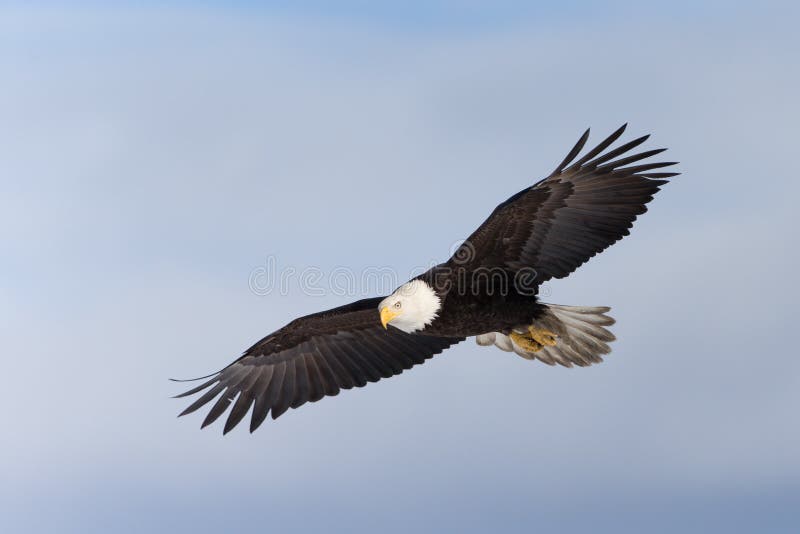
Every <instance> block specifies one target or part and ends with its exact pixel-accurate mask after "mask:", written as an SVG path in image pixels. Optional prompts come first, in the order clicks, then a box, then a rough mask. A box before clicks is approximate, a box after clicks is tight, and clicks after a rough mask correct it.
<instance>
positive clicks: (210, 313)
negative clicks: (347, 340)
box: [0, 1, 800, 532]
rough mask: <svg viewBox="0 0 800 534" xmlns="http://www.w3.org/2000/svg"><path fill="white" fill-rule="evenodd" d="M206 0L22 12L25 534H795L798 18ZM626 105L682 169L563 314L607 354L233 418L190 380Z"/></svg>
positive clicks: (15, 467)
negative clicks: (589, 314) (279, 284)
mask: <svg viewBox="0 0 800 534" xmlns="http://www.w3.org/2000/svg"><path fill="white" fill-rule="evenodd" d="M487 5H488V4H482V3H478V2H463V3H462V2H433V3H423V2H411V3H404V4H402V5H391V6H389V5H380V7H376V6H377V4H365V3H362V2H355V1H353V2H343V3H339V4H338V5H337V6H336V8H335V9H334V8H333V7H330V6H328V4H326V3H322V2H311V3H303V4H302V5H301V4H291V5H289V4H280V5H278V4H276V5H270V6H268V7H264V6H256V5H254V4H250V3H246V2H241V3H234V4H231V5H229V6H228V7H221V6H220V5H217V4H215V3H212V2H201V3H199V4H193V3H189V2H173V3H170V4H168V5H167V6H166V7H165V6H163V5H157V4H156V3H150V4H140V5H134V4H133V3H130V4H118V6H117V7H115V8H110V7H103V6H102V4H99V3H82V4H76V5H75V6H73V7H72V8H70V9H67V8H65V7H60V5H59V4H55V3H54V4H40V5H37V6H35V7H31V5H29V4H22V3H20V4H14V3H12V4H3V6H2V7H1V8H0V121H1V122H0V247H1V248H0V253H1V254H2V257H1V258H2V262H0V353H1V354H2V355H3V360H2V361H3V370H4V386H3V388H2V393H0V401H2V405H3V406H4V408H5V410H4V417H3V428H4V430H3V431H2V434H1V436H2V441H1V442H0V472H2V484H0V528H2V530H3V531H4V532H21V531H26V532H53V531H74V532H93V531H94V532H107V531H116V532H142V531H146V530H147V531H164V532H168V531H169V532H171V531H184V530H185V531H192V532H218V531H228V530H233V529H237V530H240V529H248V530H253V529H258V530H265V531H270V532H271V531H275V532H296V531H314V530H317V531H318V530H321V529H323V528H325V529H329V530H339V529H342V530H344V529H348V530H351V531H365V532H366V531H374V530H376V529H381V530H386V531H389V532H406V531H409V530H415V531H416V530H421V531H430V530H445V529H453V530H459V531H475V532H479V531H486V530H489V529H499V530H504V531H520V532H522V531H525V532H528V531H532V530H534V529H538V530H542V531H545V532H548V531H549V532H552V531H561V532H580V531H583V532H585V531H592V532H600V531H605V532H641V531H642V530H647V531H650V532H653V531H663V532H675V531H682V532H709V531H725V532H752V531H759V532H796V531H797V530H798V528H800V452H798V451H800V429H799V428H798V407H799V406H800V359H799V358H798V354H797V347H796V343H795V338H796V330H797V324H796V321H797V312H796V309H797V302H798V297H800V295H798V290H797V283H796V280H795V279H794V276H795V274H796V272H797V269H798V267H800V265H798V264H799V263H800V261H798V260H799V259H800V258H798V253H797V248H796V245H797V222H798V220H797V219H798V215H797V211H796V199H797V196H798V193H800V186H799V185H798V183H800V180H799V179H798V176H797V171H796V161H797V151H796V144H797V141H798V139H797V133H796V127H797V124H798V120H799V119H800V112H799V111H798V105H797V94H798V81H800V75H799V74H798V66H797V52H798V45H800V39H798V37H797V36H796V28H795V21H796V20H797V16H798V15H800V13H798V9H797V7H795V5H793V4H791V3H789V2H786V3H777V2H767V3H760V4H759V5H758V7H756V6H755V4H753V5H752V6H749V5H748V4H747V3H736V2H734V3H730V2H711V3H702V4H700V5H698V4H696V3H688V2H678V3H674V2H673V3H669V4H666V3H664V4H663V5H656V4H650V5H648V6H640V5H638V4H637V3H628V2H612V3H608V4H605V5H604V6H602V7H599V6H596V5H594V4H590V3H584V2H567V3H561V4H559V6H558V7H552V6H551V7H543V6H539V5H534V4H529V3H516V2H499V3H493V4H491V6H492V7H486V6H487ZM625 121H629V122H630V128H629V132H630V133H629V136H630V137H628V138H632V136H634V135H638V134H642V133H648V132H652V133H653V134H654V135H653V137H652V139H651V141H650V142H649V143H648V145H647V147H652V148H654V147H660V146H668V147H669V148H670V151H669V152H668V153H667V157H668V158H670V159H677V160H680V161H681V165H680V170H682V171H683V172H684V173H685V174H684V175H683V176H681V177H679V178H678V179H675V180H674V181H673V183H671V184H670V185H669V186H667V187H666V188H665V189H664V191H663V192H662V193H660V194H659V196H658V198H657V199H656V200H655V202H654V203H653V204H652V208H651V211H650V212H649V213H648V214H647V215H646V216H645V217H644V218H643V219H642V220H641V221H639V222H638V223H637V226H636V228H635V231H634V232H633V234H632V236H631V237H630V238H627V239H626V240H624V241H623V242H621V243H619V244H618V245H616V246H614V247H613V248H612V249H610V250H609V251H607V252H606V253H604V254H603V255H602V256H600V257H598V258H596V259H594V260H593V261H592V262H590V263H589V264H588V265H587V266H585V267H583V268H582V269H581V270H579V271H578V272H577V273H576V274H575V275H574V276H571V277H570V278H569V279H567V280H562V281H556V282H554V283H552V284H550V286H549V290H550V291H551V296H550V297H549V299H550V300H551V301H553V302H558V303H564V304H590V305H610V306H612V307H613V315H614V316H615V317H616V318H617V320H618V324H617V325H616V326H615V333H616V334H617V336H618V338H619V341H618V342H616V343H615V345H614V352H613V353H612V355H611V356H610V357H609V358H608V359H607V361H606V363H604V364H603V365H600V366H596V367H592V368H588V369H561V368H557V369H556V368H549V367H547V366H544V365H540V364H537V363H531V362H528V361H525V360H522V359H521V358H517V357H515V356H513V355H509V354H505V353H502V352H500V351H497V350H490V349H486V348H479V347H477V346H475V345H474V343H473V342H472V341H471V340H470V341H468V342H467V343H464V344H462V345H460V346H458V347H456V348H454V349H451V350H450V351H448V352H447V353H445V354H443V355H442V356H439V357H437V358H435V359H434V360H433V361H431V362H429V363H427V364H426V365H424V366H422V367H419V368H415V369H413V370H411V371H409V372H407V373H405V374H404V375H403V376H401V377H397V378H394V379H391V380H387V381H382V382H381V383H380V384H379V385H372V386H370V387H367V388H364V389H361V390H356V391H349V392H344V393H343V394H341V395H340V396H339V397H337V398H336V399H327V400H325V401H323V402H320V403H318V404H314V405H310V406H305V407H303V408H302V409H300V410H298V411H292V412H291V413H289V414H287V415H286V416H285V417H283V418H281V419H280V420H279V421H278V422H277V423H270V422H267V423H266V424H265V425H264V426H263V427H262V429H260V430H259V431H258V432H257V433H255V434H253V435H249V434H248V433H247V432H246V431H245V429H244V428H238V429H237V430H236V431H234V432H233V433H231V434H229V435H228V436H226V437H225V438H222V437H221V429H220V428H219V427H218V426H215V427H212V428H211V429H210V430H209V429H207V430H205V431H203V432H200V431H199V430H198V426H199V423H200V420H201V418H200V417H197V416H195V417H192V418H186V419H181V420H176V419H175V414H176V413H177V412H178V411H180V410H181V409H182V407H183V406H184V405H185V402H181V401H175V400H170V399H169V398H168V397H169V396H170V395H173V394H175V393H177V392H179V391H180V390H181V388H180V387H177V386H176V385H174V384H171V383H169V382H167V380H166V378H167V377H172V376H178V377H190V376H197V375H202V374H206V373H208V372H211V371H213V370H216V369H218V368H219V367H221V366H222V365H224V364H226V363H228V362H229V361H230V360H231V359H233V358H234V357H236V356H237V355H238V354H239V353H240V352H241V350H242V349H244V348H246V347H247V346H249V344H250V343H251V342H253V341H254V340H256V339H258V338H260V337H261V336H262V335H264V334H266V333H268V332H269V331H272V330H274V329H275V328H277V327H279V326H281V325H282V324H284V323H285V322H287V321H288V320H289V319H291V318H293V317H294V316H296V315H298V314H303V313H309V312H313V311H316V310H319V309H323V308H325V307H330V306H334V305H338V304H342V303H344V302H345V301H346V300H347V299H345V298H341V297H336V296H333V295H329V296H327V297H312V296H305V295H303V294H302V293H301V292H300V291H299V290H298V289H297V288H295V290H294V291H293V292H291V293H290V294H289V295H288V296H280V295H268V296H258V295H256V294H254V293H253V292H251V291H250V289H249V287H248V277H249V276H250V273H251V272H252V271H253V269H255V268H258V267H259V266H261V265H264V262H265V258H266V257H267V256H269V255H274V256H275V257H276V258H277V259H278V261H279V262H280V263H281V265H286V266H297V267H300V268H302V267H304V266H316V267H319V268H320V269H323V270H324V271H329V270H330V269H333V268H335V267H339V266H347V267H349V268H352V269H354V270H359V269H362V268H365V267H370V266H392V267H395V268H396V269H397V270H398V272H400V273H407V272H409V271H410V270H411V269H412V268H414V267H416V266H419V265H421V264H426V263H428V262H430V261H437V260H439V261H440V260H443V259H445V258H446V257H447V255H448V252H449V250H450V247H451V245H452V244H453V243H454V242H456V241H457V240H458V239H462V238H464V237H465V236H466V235H467V234H469V233H470V232H471V231H472V229H474V228H475V227H476V226H477V225H478V224H479V223H480V222H481V221H482V220H483V219H484V218H485V217H486V215H488V213H489V212H490V211H491V209H493V207H494V206H495V205H496V204H497V203H498V202H500V201H501V200H503V199H505V198H506V197H508V196H509V195H510V194H512V193H514V192H516V191H517V190H519V189H521V188H522V187H524V186H526V185H528V184H530V183H531V182H532V181H533V180H535V179H538V178H540V177H542V176H544V175H546V174H547V173H548V172H549V171H550V170H552V168H553V167H554V166H555V165H556V164H557V163H558V161H560V159H561V158H562V157H563V155H564V154H565V152H566V151H567V150H568V149H569V148H570V147H571V146H572V144H573V143H574V141H575V140H576V139H577V137H578V136H579V135H580V134H581V133H582V131H583V129H584V128H585V127H587V126H591V127H592V129H593V130H592V131H593V133H594V140H595V141H597V140H599V138H601V136H604V135H607V134H608V133H609V132H610V131H611V130H612V129H614V128H616V127H617V126H618V125H619V124H620V123H622V122H625Z"/></svg>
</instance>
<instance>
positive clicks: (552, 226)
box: [450, 124, 680, 283]
mask: <svg viewBox="0 0 800 534" xmlns="http://www.w3.org/2000/svg"><path fill="white" fill-rule="evenodd" d="M626 127H627V124H624V125H622V126H621V127H620V128H618V129H617V130H616V131H615V132H614V133H612V134H611V135H610V136H608V137H607V138H606V139H604V140H603V141H602V142H601V143H599V144H598V145H597V146H596V147H594V148H592V149H591V150H589V151H588V152H587V153H586V154H584V155H583V156H581V157H580V158H578V156H579V154H580V153H581V151H582V150H583V149H584V146H585V145H586V142H587V141H588V139H589V132H590V130H588V129H587V130H586V132H584V134H583V135H582V136H581V137H580V139H579V140H578V142H577V143H576V144H575V146H574V147H573V148H572V150H570V151H569V153H568V154H567V156H566V157H565V158H564V159H563V160H562V162H561V163H560V164H559V165H558V166H557V167H556V169H555V170H554V171H553V172H552V173H551V174H550V175H549V176H548V177H547V178H545V179H543V180H541V181H539V182H537V183H536V184H534V185H533V186H531V187H529V188H527V189H523V190H522V191H520V192H518V193H516V194H515V195H512V196H511V197H510V198H509V199H508V200H506V201H505V202H503V203H501V204H500V205H498V206H497V208H495V210H494V211H493V212H492V214H491V215H490V216H489V217H488V218H487V219H486V220H485V221H484V223H483V224H481V226H480V227H479V228H478V229H477V230H476V231H475V232H474V233H473V234H472V235H471V236H470V237H468V238H467V240H466V241H465V244H464V245H462V247H461V248H464V250H461V248H460V249H459V250H457V251H456V253H455V254H453V257H452V258H451V259H450V262H451V263H452V262H455V263H457V264H461V265H464V264H465V263H466V264H467V265H466V266H467V267H471V268H476V267H481V266H503V267H506V268H510V269H512V270H519V269H522V268H526V267H528V268H534V269H536V271H537V282H538V283H542V282H545V281H547V280H549V279H551V278H563V277H565V276H567V275H569V274H570V273H572V272H574V271H575V270H576V269H577V268H578V267H580V266H581V265H582V264H583V263H585V262H586V261H588V260H589V259H590V258H591V257H593V256H595V255H596V254H598V253H599V252H602V251H603V250H605V249H606V248H608V247H609V246H611V245H612V244H613V243H615V242H617V241H619V240H620V239H622V237H624V236H626V235H628V233H629V230H630V228H631V227H632V226H633V222H634V221H635V220H636V218H637V216H639V215H641V214H643V213H645V212H646V211H647V207H646V204H647V203H648V202H650V200H652V199H653V195H655V193H656V192H658V191H659V190H660V187H661V186H662V185H664V184H665V183H667V178H671V177H673V176H677V175H679V174H680V173H677V172H661V171H656V170H657V169H661V168H664V167H669V166H672V165H675V164H677V162H674V161H667V162H654V163H640V164H637V165H632V164H634V163H637V162H640V161H641V160H644V159H647V158H650V157H652V156H655V155H657V154H660V153H662V152H664V151H665V150H666V149H664V148H659V149H654V150H646V151H643V152H637V153H633V154H629V153H630V152H631V151H632V150H633V149H635V148H636V147H638V146H639V145H641V144H642V143H644V142H645V141H647V139H649V137H650V136H649V135H644V136H642V137H638V138H636V139H634V140H633V141H630V142H628V143H625V144H623V145H620V146H619V147H617V148H614V149H612V150H608V151H607V152H606V150H607V149H608V148H609V147H610V146H611V145H612V144H613V143H614V142H615V141H617V139H619V138H620V137H621V136H622V134H623V132H624V131H625V129H626ZM576 158H578V159H576ZM463 258H468V261H467V262H465V261H463Z"/></svg>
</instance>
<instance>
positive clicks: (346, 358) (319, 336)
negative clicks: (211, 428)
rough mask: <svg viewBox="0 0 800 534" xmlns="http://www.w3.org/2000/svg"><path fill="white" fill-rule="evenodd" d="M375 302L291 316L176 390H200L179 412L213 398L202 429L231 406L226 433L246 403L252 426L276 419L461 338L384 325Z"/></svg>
mask: <svg viewBox="0 0 800 534" xmlns="http://www.w3.org/2000/svg"><path fill="white" fill-rule="evenodd" d="M380 301H381V298H374V299H365V300H360V301H358V302H354V303H352V304H348V305H346V306H341V307H339V308H334V309H331V310H327V311H324V312H320V313H316V314H313V315H308V316H306V317H301V318H299V319H296V320H294V321H292V322H291V323H289V324H288V325H286V326H285V327H283V328H281V329H280V330H278V331H276V332H274V333H272V334H270V335H268V336H267V337H265V338H264V339H262V340H261V341H259V342H258V343H256V344H255V345H253V346H252V347H250V348H249V349H248V350H247V351H245V353H244V355H242V357H241V358H239V359H238V360H236V361H235V362H233V363H232V364H230V365H229V366H228V367H226V368H225V369H223V370H222V371H220V372H219V373H217V374H215V375H214V376H213V377H212V378H211V379H210V380H208V381H206V382H204V383H202V384H200V385H199V386H197V387H195V388H192V389H190V390H189V391H186V392H184V393H182V394H180V395H178V397H185V396H188V395H193V394H195V393H200V392H201V391H204V390H207V391H205V392H204V393H203V395H201V396H200V397H199V398H198V399H196V400H195V401H194V402H193V403H192V404H191V405H189V407H188V408H186V409H185V410H184V411H183V412H182V413H181V415H186V414H189V413H192V412H194V411H196V410H198V409H200V408H202V407H203V406H205V405H207V404H208V403H210V402H211V401H213V400H214V399H217V400H216V402H215V403H214V404H213V405H212V407H211V409H210V410H209V412H208V415H207V416H206V418H205V420H204V421H203V427H205V426H207V425H209V424H211V423H213V422H214V421H215V420H217V419H218V418H219V417H220V416H221V415H222V414H223V413H225V411H226V410H227V409H228V407H229V406H230V405H231V404H233V407H232V408H231V410H230V413H229V415H228V419H227V421H226V422H225V428H224V432H225V433H227V432H229V431H230V430H231V429H232V428H233V427H235V426H236V425H237V424H238V423H239V422H240V421H241V420H242V419H243V418H244V416H245V415H247V412H248V411H249V410H250V408H251V406H252V407H253V410H252V415H251V419H250V431H251V432H252V431H254V430H255V429H256V428H258V427H259V425H261V423H262V422H264V419H266V417H267V414H268V413H271V414H272V417H273V419H276V418H278V417H279V416H280V415H281V414H283V413H284V412H285V411H286V410H288V409H289V408H298V407H299V406H301V405H303V404H305V403H306V402H315V401H318V400H319V399H321V398H323V397H325V396H334V395H337V394H338V393H339V391H340V390H341V389H350V388H353V387H362V386H364V385H366V384H367V382H377V381H378V380H380V379H381V378H388V377H390V376H393V375H396V374H400V373H402V372H403V371H404V370H405V369H410V368H411V367H412V366H414V365H416V364H420V363H423V362H424V361H425V360H427V359H428V358H430V357H432V356H433V355H435V354H438V353H440V352H442V351H443V350H444V349H446V348H448V347H449V346H451V345H453V344H455V343H458V342H459V341H462V340H463V338H441V337H433V336H423V335H414V334H406V333H404V332H401V331H400V330H397V329H396V328H393V327H391V326H390V327H389V329H388V330H384V328H383V327H382V326H381V323H380V320H379V316H378V310H377V306H378V303H379V302H380Z"/></svg>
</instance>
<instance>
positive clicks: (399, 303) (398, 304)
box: [394, 300, 403, 310]
mask: <svg viewBox="0 0 800 534" xmlns="http://www.w3.org/2000/svg"><path fill="white" fill-rule="evenodd" d="M402 306H403V303H402V302H400V301H399V300H398V301H397V302H395V303H394V308H395V309H396V310H399V309H400V308H401V307H402Z"/></svg>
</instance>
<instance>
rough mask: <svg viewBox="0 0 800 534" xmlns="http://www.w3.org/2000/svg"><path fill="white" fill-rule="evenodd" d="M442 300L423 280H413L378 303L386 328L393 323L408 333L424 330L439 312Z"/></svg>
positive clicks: (382, 321)
mask: <svg viewBox="0 0 800 534" xmlns="http://www.w3.org/2000/svg"><path fill="white" fill-rule="evenodd" d="M441 307H442V302H441V299H440V298H439V296H438V295H437V294H436V292H435V291H434V290H433V288H432V287H431V286H429V285H428V284H427V283H426V282H424V281H423V280H411V281H410V282H406V283H405V284H403V285H402V286H400V287H398V288H397V289H396V290H395V292H394V293H392V294H391V295H389V296H388V297H386V298H385V299H383V300H382V301H381V303H380V304H379V305H378V310H379V311H380V314H381V323H382V324H383V327H384V328H388V326H387V325H390V324H391V325H392V326H394V327H396V328H398V329H399V330H402V331H403V332H406V333H408V334H410V333H412V332H417V331H419V330H422V329H423V328H425V327H426V326H428V325H429V324H431V322H433V320H434V319H436V317H437V315H438V314H439V310H440V309H441Z"/></svg>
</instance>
